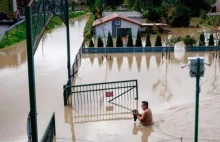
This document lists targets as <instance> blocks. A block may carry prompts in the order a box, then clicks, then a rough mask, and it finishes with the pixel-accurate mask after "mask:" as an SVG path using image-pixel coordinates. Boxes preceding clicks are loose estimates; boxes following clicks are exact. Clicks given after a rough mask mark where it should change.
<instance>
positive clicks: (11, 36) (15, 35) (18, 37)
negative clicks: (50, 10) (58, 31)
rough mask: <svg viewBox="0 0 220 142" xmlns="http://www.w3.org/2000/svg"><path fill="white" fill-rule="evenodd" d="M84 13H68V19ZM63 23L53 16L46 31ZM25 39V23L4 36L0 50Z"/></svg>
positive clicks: (0, 42)
mask: <svg viewBox="0 0 220 142" xmlns="http://www.w3.org/2000/svg"><path fill="white" fill-rule="evenodd" d="M84 14H85V12H70V13H69V18H70V19H71V18H76V17H79V16H82V15H84ZM62 24H63V21H62V20H61V19H60V18H59V17H57V16H55V17H53V19H51V21H50V22H49V23H48V25H47V28H46V30H51V29H53V28H55V27H57V26H59V25H62ZM25 39H26V26H25V23H22V24H20V25H18V28H16V27H15V28H13V29H11V30H10V31H9V32H8V36H7V35H4V37H3V39H2V40H1V41H0V49H1V48H4V47H7V46H10V45H13V44H15V43H18V42H20V41H22V40H25Z"/></svg>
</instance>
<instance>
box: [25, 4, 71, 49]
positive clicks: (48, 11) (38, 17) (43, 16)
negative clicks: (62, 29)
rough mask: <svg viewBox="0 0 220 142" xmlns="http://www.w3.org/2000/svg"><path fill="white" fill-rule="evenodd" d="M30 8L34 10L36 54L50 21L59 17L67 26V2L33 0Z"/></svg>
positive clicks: (33, 23) (33, 22)
mask: <svg viewBox="0 0 220 142" xmlns="http://www.w3.org/2000/svg"><path fill="white" fill-rule="evenodd" d="M29 6H31V8H32V19H33V20H32V25H33V28H32V29H33V43H34V52H35V51H36V50H37V47H38V44H39V42H40V39H41V37H42V36H43V33H44V31H45V29H46V26H47V25H48V23H49V21H50V20H51V19H52V18H53V17H54V16H58V17H60V19H61V20H62V21H63V22H64V23H65V24H66V23H67V22H69V21H68V20H67V17H66V15H68V14H67V13H68V9H66V7H67V6H66V0H31V1H30V3H29Z"/></svg>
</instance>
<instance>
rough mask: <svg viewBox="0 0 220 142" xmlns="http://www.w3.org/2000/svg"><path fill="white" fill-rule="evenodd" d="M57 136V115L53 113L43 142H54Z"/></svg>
mask: <svg viewBox="0 0 220 142" xmlns="http://www.w3.org/2000/svg"><path fill="white" fill-rule="evenodd" d="M55 135H56V125H55V113H53V115H52V116H51V118H50V121H49V123H48V126H47V128H46V130H45V132H44V135H43V137H42V139H41V142H53V140H54V136H55Z"/></svg>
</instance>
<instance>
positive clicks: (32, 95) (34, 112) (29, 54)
mask: <svg viewBox="0 0 220 142" xmlns="http://www.w3.org/2000/svg"><path fill="white" fill-rule="evenodd" d="M25 15H26V20H25V21H26V26H27V27H26V34H27V57H28V60H27V61H28V81H29V99H30V118H31V135H32V142H38V132H37V105H36V93H35V74H34V53H33V37H32V10H31V7H29V6H27V7H25Z"/></svg>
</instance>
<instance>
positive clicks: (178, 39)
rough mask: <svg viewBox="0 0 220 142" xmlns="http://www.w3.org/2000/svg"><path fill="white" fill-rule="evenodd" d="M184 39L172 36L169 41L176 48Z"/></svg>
mask: <svg viewBox="0 0 220 142" xmlns="http://www.w3.org/2000/svg"><path fill="white" fill-rule="evenodd" d="M183 40H184V39H183V38H182V37H181V36H177V37H176V36H172V37H171V38H170V40H169V43H170V44H171V45H172V46H174V45H175V44H176V43H177V42H180V41H183Z"/></svg>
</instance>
